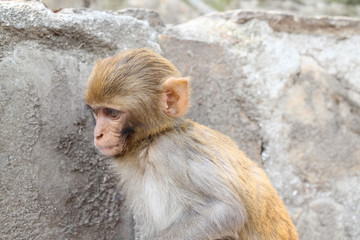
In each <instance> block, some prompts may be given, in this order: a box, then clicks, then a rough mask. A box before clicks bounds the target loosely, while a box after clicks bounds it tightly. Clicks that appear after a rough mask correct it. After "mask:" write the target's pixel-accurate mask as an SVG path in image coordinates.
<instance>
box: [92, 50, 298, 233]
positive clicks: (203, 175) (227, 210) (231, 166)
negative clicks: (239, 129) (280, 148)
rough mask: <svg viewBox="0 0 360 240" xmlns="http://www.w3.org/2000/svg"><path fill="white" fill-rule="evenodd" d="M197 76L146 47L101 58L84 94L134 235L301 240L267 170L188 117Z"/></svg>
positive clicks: (97, 143)
mask: <svg viewBox="0 0 360 240" xmlns="http://www.w3.org/2000/svg"><path fill="white" fill-rule="evenodd" d="M189 99H190V80H189V78H187V77H182V75H181V74H180V72H179V71H178V70H177V69H176V67H175V66H174V65H173V64H172V63H171V62H170V61H169V60H167V59H166V58H164V57H162V56H161V55H159V54H157V53H155V52H154V51H152V50H150V49H146V48H140V49H130V50H125V51H122V52H120V53H118V54H117V55H114V56H111V57H107V58H104V59H101V60H99V61H98V62H97V63H96V65H95V66H94V68H93V70H92V72H91V74H90V76H89V78H88V82H87V86H86V90H85V103H86V104H87V105H88V106H89V107H90V108H91V109H92V112H93V115H94V118H95V128H94V145H95V147H96V148H97V149H98V150H99V151H100V152H101V153H102V154H104V155H105V156H107V157H111V158H112V159H113V164H114V171H115V173H116V174H118V175H119V185H120V187H121V191H122V194H123V195H124V201H125V205H126V206H127V207H128V208H129V210H130V211H131V213H132V216H133V220H134V235H135V239H145V240H149V239H154V240H155V239H156V240H160V239H162V240H169V239H182V240H205V239H210V240H215V239H241V240H255V239H256V240H257V239H264V240H272V239H274V240H275V239H276V240H279V239H284V240H293V239H298V235H297V232H296V229H295V226H294V224H293V222H292V220H291V218H290V216H289V214H288V212H287V210H286V208H285V206H284V204H283V202H282V200H281V199H280V197H279V196H278V193H277V192H276V190H275V189H274V187H273V186H272V185H271V183H270V180H269V179H268V177H267V175H266V174H265V172H264V171H263V170H262V169H261V168H260V167H259V166H258V165H257V164H256V163H255V162H253V161H251V160H250V159H249V158H248V157H247V156H246V155H245V154H244V152H242V151H241V150H239V148H238V147H237V145H236V144H235V143H234V141H233V140H231V139H230V138H229V137H227V136H226V135H223V134H222V133H220V132H217V131H215V130H212V129H210V128H209V127H206V126H203V125H201V124H199V123H196V122H194V121H192V120H189V119H187V118H186V117H185V114H186V112H187V109H188V105H189Z"/></svg>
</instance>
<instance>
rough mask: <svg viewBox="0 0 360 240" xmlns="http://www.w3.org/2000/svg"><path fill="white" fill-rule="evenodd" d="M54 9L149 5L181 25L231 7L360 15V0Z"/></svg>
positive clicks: (129, 1) (120, 2)
mask: <svg viewBox="0 0 360 240" xmlns="http://www.w3.org/2000/svg"><path fill="white" fill-rule="evenodd" d="M43 2H44V3H46V4H47V6H48V7H49V8H51V9H53V10H56V9H59V8H79V7H86V8H92V9H97V10H119V9H123V8H147V9H152V10H155V11H157V12H158V13H159V14H160V16H161V18H162V19H163V20H164V22H165V23H167V24H178V23H182V22H185V21H187V20H189V19H192V18H194V17H197V16H200V15H202V14H205V13H209V12H216V11H226V10H232V9H248V10H271V11H283V12H288V13H294V14H299V15H307V16H317V15H330V16H355V17H358V16H360V0H318V1H313V0H150V1H149V0H44V1H43Z"/></svg>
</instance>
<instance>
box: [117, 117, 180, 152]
mask: <svg viewBox="0 0 360 240" xmlns="http://www.w3.org/2000/svg"><path fill="white" fill-rule="evenodd" d="M186 126H187V120H186V119H184V118H177V119H175V120H174V121H172V122H171V123H168V124H163V125H161V126H160V127H157V128H155V129H151V130H150V131H147V133H143V134H141V135H140V137H139V136H138V137H137V138H133V137H130V138H129V139H128V142H127V144H126V147H125V149H124V152H123V153H122V154H121V155H119V156H118V157H117V158H124V157H127V156H131V155H137V154H138V153H139V152H141V151H143V150H144V149H146V148H148V147H149V146H150V145H151V143H152V142H153V140H154V139H156V138H157V137H159V136H160V135H162V134H164V133H166V132H169V131H173V130H181V129H186ZM136 134H137V133H136V132H135V135H136Z"/></svg>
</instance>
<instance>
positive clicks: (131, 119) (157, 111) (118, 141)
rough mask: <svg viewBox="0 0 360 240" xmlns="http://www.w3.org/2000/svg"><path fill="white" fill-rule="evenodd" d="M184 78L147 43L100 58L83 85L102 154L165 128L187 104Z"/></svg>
mask: <svg viewBox="0 0 360 240" xmlns="http://www.w3.org/2000/svg"><path fill="white" fill-rule="evenodd" d="M188 89H189V88H188V79H187V78H182V77H181V75H180V73H179V71H178V70H177V69H176V68H175V66H174V65H173V64H171V63H170V62H169V61H168V60H167V59H165V58H163V57H161V56H160V55H158V54H156V53H155V52H153V51H152V50H149V49H143V48H142V49H136V50H127V51H123V52H121V53H119V54H118V55H115V56H113V57H108V58H105V59H102V60H99V61H98V62H97V64H96V65H95V67H94V69H93V71H92V73H91V75H90V77H89V79H88V84H87V88H86V91H85V102H86V103H87V104H88V105H89V106H90V107H91V109H92V111H93V114H94V118H95V120H96V126H95V130H94V144H95V146H96V147H97V148H98V149H99V150H100V151H101V152H102V153H103V154H104V155H106V156H117V155H122V154H125V153H127V152H129V151H131V149H133V148H134V147H136V145H137V144H136V143H138V142H139V141H141V140H144V139H146V138H148V137H149V136H151V135H154V134H158V133H160V132H163V131H166V130H167V129H170V128H172V127H173V126H174V124H177V123H178V122H179V121H180V119H181V118H180V117H181V116H183V115H184V114H185V113H186V111H187V108H188V91H189V90H188Z"/></svg>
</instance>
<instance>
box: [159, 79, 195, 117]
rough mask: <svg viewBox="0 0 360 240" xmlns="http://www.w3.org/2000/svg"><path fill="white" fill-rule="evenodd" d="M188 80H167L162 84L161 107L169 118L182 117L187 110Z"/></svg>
mask: <svg viewBox="0 0 360 240" xmlns="http://www.w3.org/2000/svg"><path fill="white" fill-rule="evenodd" d="M188 81H189V80H188V79H187V78H169V79H167V80H165V82H164V83H163V84H162V86H161V87H162V90H163V93H162V96H161V106H162V110H163V111H164V112H165V113H166V114H167V115H168V116H170V117H173V118H176V117H181V116H182V115H184V114H185V113H186V111H187V108H188V100H189V96H188Z"/></svg>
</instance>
